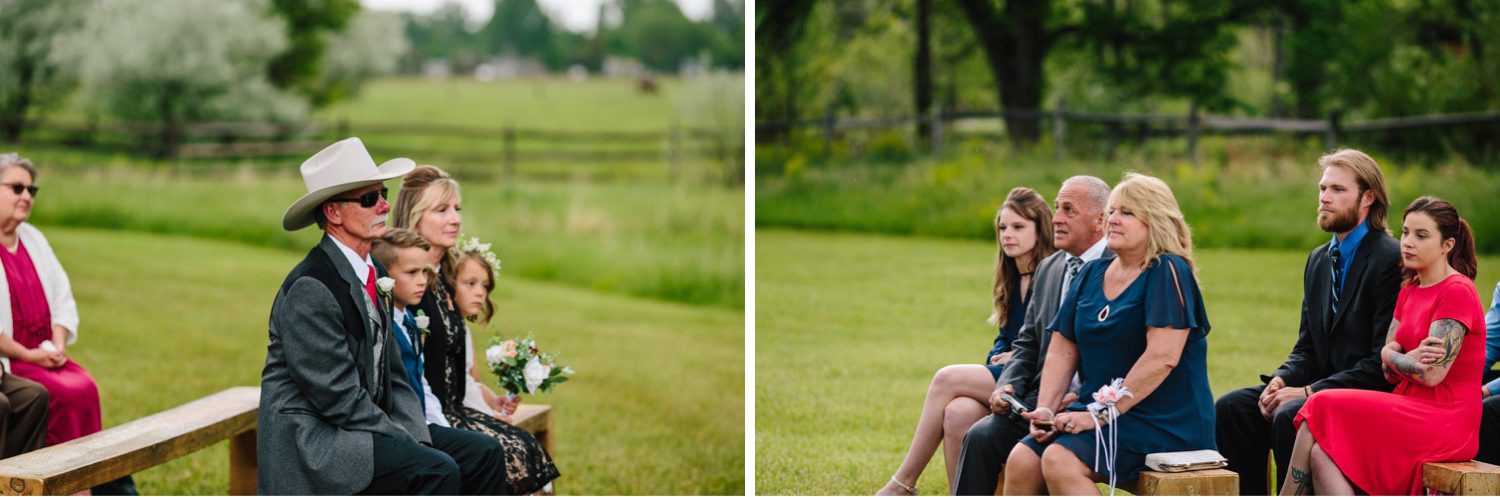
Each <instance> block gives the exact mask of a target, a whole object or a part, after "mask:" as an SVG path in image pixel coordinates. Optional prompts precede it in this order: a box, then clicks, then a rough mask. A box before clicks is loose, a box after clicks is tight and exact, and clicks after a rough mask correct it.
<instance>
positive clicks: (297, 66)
mask: <svg viewBox="0 0 1500 497" xmlns="http://www.w3.org/2000/svg"><path fill="white" fill-rule="evenodd" d="M359 10H360V9H359V0H271V12H273V13H275V14H276V15H278V16H280V17H281V18H282V20H284V21H285V22H286V35H285V36H286V38H287V43H286V47H285V49H284V50H283V51H282V52H281V53H280V54H278V55H277V56H276V58H275V59H273V60H271V62H270V65H269V71H270V80H271V83H272V84H275V85H276V86H277V87H278V88H283V89H292V90H295V91H298V92H300V93H302V94H303V95H306V96H307V97H308V98H309V99H310V100H311V101H312V104H313V105H314V106H316V107H321V106H323V105H327V104H329V103H332V101H331V100H329V99H328V98H329V97H330V96H331V95H333V94H334V93H333V92H329V91H328V89H327V88H324V87H322V85H321V84H320V82H321V81H323V80H322V79H321V78H320V75H319V71H320V70H321V68H322V61H323V54H324V52H326V51H327V49H328V35H329V34H330V33H337V32H340V31H343V29H344V27H345V26H347V25H348V23H349V20H350V19H351V18H353V17H354V14H355V13H357V12H359Z"/></svg>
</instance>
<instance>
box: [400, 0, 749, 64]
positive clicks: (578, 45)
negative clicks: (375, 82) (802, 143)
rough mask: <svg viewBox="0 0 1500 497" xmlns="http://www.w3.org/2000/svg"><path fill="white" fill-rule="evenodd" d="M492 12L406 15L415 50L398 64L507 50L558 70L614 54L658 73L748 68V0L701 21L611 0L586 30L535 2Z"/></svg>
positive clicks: (498, 4)
mask: <svg viewBox="0 0 1500 497" xmlns="http://www.w3.org/2000/svg"><path fill="white" fill-rule="evenodd" d="M494 12H495V13H494V15H492V16H491V17H490V19H489V21H487V22H485V23H484V24H483V25H482V26H479V27H478V28H477V29H475V27H474V26H473V20H471V19H469V17H468V14H467V12H466V11H465V10H464V9H463V8H462V7H461V6H459V5H458V4H454V3H450V4H445V5H444V6H442V7H440V8H438V9H437V10H436V11H434V12H432V13H431V14H404V15H403V17H404V18H405V19H406V23H407V24H406V36H407V38H408V40H409V41H410V42H411V46H412V50H411V51H410V52H409V53H407V54H406V56H405V57H403V58H402V59H401V67H400V69H401V70H402V71H403V72H411V73H414V72H418V71H420V70H421V69H422V65H423V64H424V63H426V62H428V61H433V60H439V61H445V62H448V63H449V64H451V65H452V66H454V67H457V68H459V69H461V70H462V69H466V68H472V67H474V66H475V65H476V64H478V63H480V62H482V61H483V60H484V59H487V58H493V57H498V56H506V55H509V56H516V57H525V58H531V59H535V60H536V61H538V62H540V63H541V64H542V65H543V66H544V67H546V68H547V69H548V70H550V71H554V72H556V71H563V70H567V69H568V68H570V67H573V66H575V65H577V66H581V67H584V68H586V69H588V70H589V71H592V72H599V71H600V70H602V69H603V66H604V61H605V59H606V58H607V57H610V56H623V57H629V58H634V59H637V60H639V61H640V62H641V64H642V65H643V66H644V67H645V68H646V69H649V70H651V71H654V72H658V73H676V72H677V71H678V68H679V67H680V65H681V63H682V61H683V60H686V59H690V60H701V61H703V62H705V63H704V66H706V68H707V67H711V68H720V69H730V70H741V69H744V67H745V20H744V19H745V10H744V2H743V0H713V15H712V16H710V18H709V19H705V20H702V21H694V20H691V19H688V18H687V16H685V15H683V13H682V10H681V9H680V8H679V7H678V5H677V2H675V1H673V0H609V1H606V2H604V3H602V4H601V5H600V6H599V15H598V22H597V24H596V25H595V27H594V28H593V30H592V32H589V33H577V32H573V31H569V30H567V29H564V28H562V27H560V26H559V25H558V23H557V22H556V21H554V20H552V19H551V18H550V17H548V15H547V13H546V12H545V11H543V10H542V8H541V7H540V6H539V5H538V4H537V2H536V0H496V1H495V11H494Z"/></svg>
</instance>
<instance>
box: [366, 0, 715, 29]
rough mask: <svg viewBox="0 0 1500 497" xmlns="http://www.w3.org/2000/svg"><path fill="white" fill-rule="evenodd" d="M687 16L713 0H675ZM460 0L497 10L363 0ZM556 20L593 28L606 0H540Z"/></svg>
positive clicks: (403, 6)
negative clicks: (600, 8) (455, 5)
mask: <svg viewBox="0 0 1500 497" xmlns="http://www.w3.org/2000/svg"><path fill="white" fill-rule="evenodd" d="M674 1H676V2H677V5H678V6H679V7H681V8H682V13H683V14H684V15H687V17H688V19H694V20H703V19H708V17H709V16H710V15H713V3H712V0H674ZM455 2H456V3H459V4H462V5H463V6H464V9H465V10H467V11H468V12H469V19H470V20H471V21H480V22H483V21H486V20H488V19H489V18H490V14H492V13H494V11H495V0H360V3H363V4H364V5H365V7H369V8H371V9H380V10H405V11H411V12H423V13H425V12H432V11H433V10H436V9H437V8H438V7H439V6H441V5H443V4H445V3H455ZM537 3H538V4H541V6H542V10H544V11H546V12H547V16H548V17H551V18H552V20H553V21H554V22H557V23H560V24H562V25H563V27H566V28H568V29H569V30H571V31H580V32H581V31H593V30H594V26H596V25H597V18H598V17H599V4H601V3H604V0H537Z"/></svg>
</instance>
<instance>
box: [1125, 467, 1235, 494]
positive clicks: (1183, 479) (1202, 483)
mask: <svg viewBox="0 0 1500 497" xmlns="http://www.w3.org/2000/svg"><path fill="white" fill-rule="evenodd" d="M1120 489H1121V490H1124V491H1126V492H1130V493H1132V494H1135V495H1239V494H1240V475H1238V474H1235V472H1233V471H1230V470H1227V469H1205V470H1199V471H1183V472H1179V473H1163V472H1159V471H1142V472H1141V475H1140V477H1137V478H1136V479H1135V481H1131V482H1126V483H1124V484H1122V485H1120Z"/></svg>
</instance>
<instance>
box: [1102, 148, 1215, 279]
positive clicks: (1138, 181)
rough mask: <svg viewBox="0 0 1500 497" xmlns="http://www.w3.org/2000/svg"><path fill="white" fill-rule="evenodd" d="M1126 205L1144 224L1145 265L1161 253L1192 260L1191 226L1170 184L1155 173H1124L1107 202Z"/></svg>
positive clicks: (1156, 258)
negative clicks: (1145, 236)
mask: <svg viewBox="0 0 1500 497" xmlns="http://www.w3.org/2000/svg"><path fill="white" fill-rule="evenodd" d="M1116 204H1118V205H1119V206H1120V207H1121V208H1124V209H1129V210H1130V211H1131V212H1132V213H1134V214H1135V217H1137V218H1139V219H1140V220H1141V222H1142V223H1144V224H1145V225H1146V233H1147V238H1146V266H1145V267H1150V266H1151V265H1152V264H1156V261H1157V260H1158V259H1160V258H1161V255H1162V254H1174V255H1177V256H1179V257H1182V258H1183V259H1184V260H1187V263H1188V267H1189V268H1190V269H1192V270H1193V271H1194V272H1195V273H1196V272H1197V270H1198V268H1197V266H1196V265H1195V264H1194V262H1193V229H1192V228H1191V227H1189V226H1188V224H1187V220H1185V219H1183V217H1182V209H1181V208H1179V207H1178V206H1177V198H1176V197H1174V196H1172V188H1171V187H1169V186H1167V183H1166V182H1164V181H1162V180H1161V179H1159V178H1157V177H1155V176H1147V175H1144V174H1140V173H1134V172H1131V173H1125V179H1124V180H1123V181H1121V182H1120V184H1118V185H1115V189H1114V191H1112V192H1110V194H1109V205H1110V207H1111V208H1113V207H1114V206H1115V205H1116Z"/></svg>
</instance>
